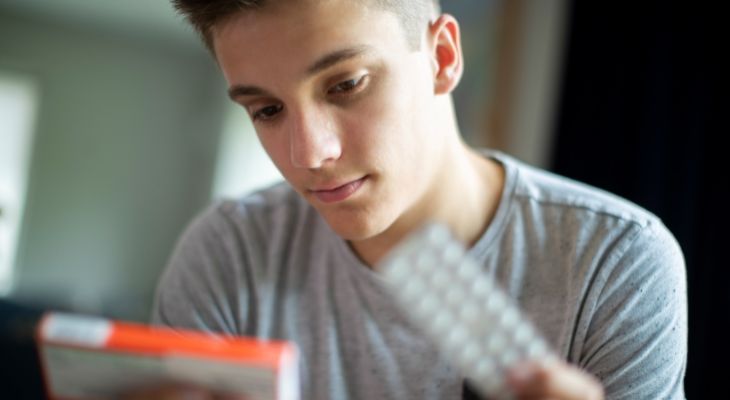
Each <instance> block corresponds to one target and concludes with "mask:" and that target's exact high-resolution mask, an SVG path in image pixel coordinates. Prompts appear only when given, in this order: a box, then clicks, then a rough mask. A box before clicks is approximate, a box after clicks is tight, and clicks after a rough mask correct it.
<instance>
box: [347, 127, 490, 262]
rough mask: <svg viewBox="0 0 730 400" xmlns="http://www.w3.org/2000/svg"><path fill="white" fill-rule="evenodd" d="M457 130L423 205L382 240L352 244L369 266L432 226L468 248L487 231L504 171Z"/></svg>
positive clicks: (449, 138) (379, 237)
mask: <svg viewBox="0 0 730 400" xmlns="http://www.w3.org/2000/svg"><path fill="white" fill-rule="evenodd" d="M452 126H453V128H452V129H453V130H452V131H451V132H449V134H448V136H447V137H446V138H447V139H446V143H447V145H446V147H445V149H444V152H443V157H442V158H441V160H440V161H439V165H441V166H442V167H441V168H437V169H436V171H437V173H436V175H435V176H434V177H433V179H432V182H431V184H430V185H429V187H428V188H427V190H426V192H425V193H424V195H423V196H422V199H421V200H420V201H419V202H417V203H416V204H414V205H413V206H412V207H410V208H409V209H408V210H407V211H406V212H405V213H404V214H403V215H401V216H400V217H399V218H398V219H397V220H396V221H395V222H394V223H393V224H392V225H391V226H390V227H389V228H388V229H387V230H385V231H384V232H382V233H381V234H379V235H377V236H374V237H372V238H369V239H366V240H362V241H357V242H351V243H350V246H351V247H352V248H353V250H354V251H355V252H356V253H357V254H358V256H359V257H360V258H361V259H362V261H364V262H365V264H367V265H368V266H371V267H372V266H374V265H376V264H377V263H378V262H379V261H380V260H381V259H382V258H383V256H385V255H386V254H387V253H388V252H389V251H390V250H391V249H392V248H393V247H394V246H395V245H396V244H397V243H398V242H399V241H400V240H401V239H403V238H404V237H405V236H407V235H408V234H409V233H411V232H412V231H414V230H415V229H418V228H419V227H420V226H421V225H422V224H423V223H425V222H427V221H433V222H438V223H443V224H445V225H446V226H448V227H449V228H450V229H451V231H452V233H453V234H454V235H455V236H456V238H457V239H459V240H460V241H462V242H463V243H465V244H466V245H468V246H471V245H473V244H474V243H475V242H476V241H477V240H478V239H479V238H480V237H481V236H482V234H483V233H484V231H485V230H486V228H487V227H488V225H489V223H490V222H491V220H492V218H493V216H494V213H495V212H496V209H497V206H498V204H499V198H500V195H501V193H502V187H503V184H504V171H503V170H502V167H501V166H499V165H498V164H497V163H496V162H494V161H492V160H488V159H486V158H484V157H483V156H481V155H479V154H477V153H476V152H475V151H474V150H472V149H470V148H469V147H468V146H466V145H465V144H464V143H463V142H462V141H461V136H460V135H459V132H458V129H457V128H456V123H455V120H453V122H452ZM441 128H446V129H449V127H448V126H444V127H441ZM447 132H448V131H447Z"/></svg>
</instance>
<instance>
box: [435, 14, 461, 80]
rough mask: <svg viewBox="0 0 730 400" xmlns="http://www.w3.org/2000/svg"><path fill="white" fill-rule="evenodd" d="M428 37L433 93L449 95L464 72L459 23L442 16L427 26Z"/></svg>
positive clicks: (452, 18)
mask: <svg viewBox="0 0 730 400" xmlns="http://www.w3.org/2000/svg"><path fill="white" fill-rule="evenodd" d="M429 36H430V41H429V53H430V54H429V55H430V57H431V61H432V62H431V64H432V65H433V72H434V92H435V93H436V94H447V93H450V92H451V91H452V90H454V88H455V87H456V85H457V84H458V83H459V80H460V79H461V75H462V73H463V71H464V59H463V56H462V54H461V37H460V33H459V23H458V22H457V21H456V19H455V18H454V17H453V16H451V15H448V14H443V15H441V16H440V17H439V18H438V19H437V20H436V21H434V22H432V23H431V24H430V25H429Z"/></svg>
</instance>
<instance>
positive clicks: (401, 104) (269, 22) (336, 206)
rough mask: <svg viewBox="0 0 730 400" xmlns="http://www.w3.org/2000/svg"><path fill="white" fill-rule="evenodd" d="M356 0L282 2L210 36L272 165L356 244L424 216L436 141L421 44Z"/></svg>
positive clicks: (388, 16) (429, 72)
mask: <svg viewBox="0 0 730 400" xmlns="http://www.w3.org/2000/svg"><path fill="white" fill-rule="evenodd" d="M274 3H275V2H274ZM362 3H363V2H354V1H351V0H330V1H325V2H322V1H312V2H310V1H296V2H283V3H279V4H278V5H277V4H274V5H271V6H268V8H264V9H262V10H256V11H249V12H242V13H241V14H239V15H237V16H235V17H233V18H232V19H230V20H227V21H226V22H224V23H222V24H221V25H219V26H217V27H216V29H215V30H214V32H213V38H214V48H215V53H216V56H217V58H218V62H219V64H220V66H221V69H222V70H223V73H224V75H225V77H226V80H227V81H228V83H229V85H230V89H231V95H232V98H233V99H234V100H235V101H236V102H238V103H239V104H241V105H242V106H243V107H244V108H245V109H246V110H247V112H248V113H249V115H250V116H251V118H252V120H253V122H254V126H255V128H256V132H257V134H258V137H259V139H260V140H261V143H262V144H263V146H264V148H265V150H266V151H267V153H268V154H269V156H270V157H271V159H272V160H273V162H274V164H275V165H276V166H277V167H278V169H279V170H280V171H281V173H282V175H283V176H284V177H285V178H286V180H287V181H288V182H289V183H290V184H291V185H292V186H293V188H294V189H295V190H296V191H297V192H298V193H299V194H300V195H302V196H303V197H304V198H305V199H306V200H307V201H308V202H309V203H310V204H311V205H312V206H314V207H315V208H316V209H317V210H318V211H319V213H320V214H321V215H322V216H323V217H324V218H325V219H326V220H327V222H328V223H329V225H330V226H331V227H332V228H333V229H334V230H335V231H336V232H337V233H338V234H340V235H341V236H342V237H344V238H345V239H348V240H355V241H356V240H363V239H368V238H371V237H373V236H375V235H378V234H379V233H382V232H383V231H385V230H386V229H388V228H389V227H390V226H391V225H392V224H393V223H394V222H397V221H399V220H400V219H402V218H407V219H414V220H418V219H420V218H423V217H425V215H424V213H425V212H426V210H428V209H429V205H428V202H427V201H425V199H426V198H428V196H426V194H427V191H429V190H434V188H435V186H436V183H435V182H434V177H435V176H436V171H435V168H436V165H438V162H437V161H436V160H437V159H438V158H439V157H438V154H439V150H440V149H441V148H442V146H443V143H442V140H443V137H442V136H443V135H441V134H440V132H438V130H437V129H436V128H435V127H434V125H435V124H433V123H432V122H433V115H435V114H434V97H435V95H434V85H433V80H434V69H433V66H432V61H431V58H430V54H429V51H427V50H426V49H427V48H428V45H426V44H422V46H421V47H422V49H421V50H419V51H415V50H414V49H412V48H410V47H409V46H408V44H407V42H406V39H405V36H404V33H403V31H402V28H401V25H400V24H399V21H398V18H397V17H396V16H395V15H394V14H392V13H390V12H387V11H382V10H379V9H375V8H372V7H367V6H364V5H362ZM424 30H425V27H424ZM424 36H425V33H424ZM241 172H242V173H256V171H241Z"/></svg>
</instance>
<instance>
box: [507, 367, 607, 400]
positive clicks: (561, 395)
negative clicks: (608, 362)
mask: <svg viewBox="0 0 730 400" xmlns="http://www.w3.org/2000/svg"><path fill="white" fill-rule="evenodd" d="M507 383H508V385H509V386H510V387H511V388H512V390H513V392H514V394H515V398H517V399H520V400H603V398H604V394H603V386H601V383H600V382H599V381H598V380H597V379H596V378H595V377H593V376H592V375H590V374H588V373H586V372H584V371H582V370H581V369H579V368H577V367H575V366H573V365H570V364H567V363H565V362H562V361H554V362H549V363H525V364H521V365H519V366H517V367H515V368H514V369H512V370H511V371H510V372H509V374H508V376H507Z"/></svg>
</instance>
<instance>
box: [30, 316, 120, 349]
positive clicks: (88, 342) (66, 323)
mask: <svg viewBox="0 0 730 400" xmlns="http://www.w3.org/2000/svg"><path fill="white" fill-rule="evenodd" d="M111 330H112V325H111V323H110V322H109V321H107V320H105V319H103V318H94V317H85V316H79V315H71V314H63V313H53V314H52V315H51V316H50V317H48V318H47V319H46V320H45V322H44V323H43V330H42V334H43V337H44V339H45V340H48V341H53V342H64V343H67V344H76V345H80V346H85V347H102V346H103V345H104V344H105V343H106V341H107V339H109V335H110V334H111Z"/></svg>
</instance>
